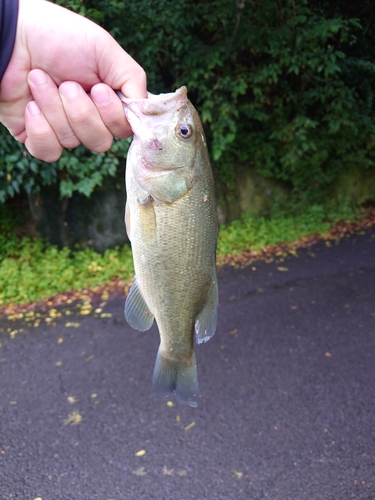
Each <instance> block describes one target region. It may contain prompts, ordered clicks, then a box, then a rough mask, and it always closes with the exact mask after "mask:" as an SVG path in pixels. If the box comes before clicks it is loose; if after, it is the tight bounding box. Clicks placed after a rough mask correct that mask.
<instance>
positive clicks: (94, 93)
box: [91, 85, 110, 105]
mask: <svg viewBox="0 0 375 500" xmlns="http://www.w3.org/2000/svg"><path fill="white" fill-rule="evenodd" d="M91 97H92V100H93V101H94V102H95V104H100V105H104V104H108V103H109V101H110V95H109V92H108V89H106V88H105V87H104V86H99V85H98V86H96V87H93V88H92V89H91Z"/></svg>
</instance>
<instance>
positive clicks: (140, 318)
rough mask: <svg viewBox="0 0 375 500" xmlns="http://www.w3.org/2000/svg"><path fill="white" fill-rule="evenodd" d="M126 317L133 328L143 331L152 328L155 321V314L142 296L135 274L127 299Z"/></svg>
mask: <svg viewBox="0 0 375 500" xmlns="http://www.w3.org/2000/svg"><path fill="white" fill-rule="evenodd" d="M125 318H126V321H127V322H128V323H129V325H130V326H131V327H132V328H135V329H136V330H139V331H141V332H145V331H146V330H148V329H149V328H151V326H152V323H153V321H154V315H153V314H152V312H151V311H150V310H149V308H148V306H147V304H146V302H145V300H144V298H143V297H142V294H141V291H140V289H139V287H138V283H137V280H136V277H135V276H134V283H133V285H132V287H131V288H130V292H129V295H128V296H127V298H126V301H125Z"/></svg>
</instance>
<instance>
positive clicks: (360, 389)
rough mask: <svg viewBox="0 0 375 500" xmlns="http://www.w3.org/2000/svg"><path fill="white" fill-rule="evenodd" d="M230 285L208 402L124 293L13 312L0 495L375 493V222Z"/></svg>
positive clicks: (366, 496) (222, 278)
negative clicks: (158, 372) (158, 367)
mask: <svg viewBox="0 0 375 500" xmlns="http://www.w3.org/2000/svg"><path fill="white" fill-rule="evenodd" d="M219 289H220V306H219V318H218V328H217V332H216V334H215V336H214V337H213V338H212V339H211V340H210V341H209V342H208V343H207V344H203V345H200V346H197V348H196V354H197V363H198V374H199V381H200V389H201V400H200V405H199V407H198V408H190V407H187V406H183V405H181V404H179V403H177V402H176V401H175V400H174V399H173V398H170V399H169V400H163V399H160V398H158V397H157V396H155V395H154V394H153V392H152V386H151V379H152V371H153V366H154V361H155V357H156V352H157V348H158V344H159V340H158V333H157V329H156V328H155V327H153V328H152V330H151V331H148V332H144V333H140V332H137V331H134V330H132V329H131V328H130V327H129V326H128V325H127V323H126V321H125V319H124V315H123V302H124V300H123V298H114V299H111V300H109V301H108V302H107V304H106V305H104V304H102V307H101V309H102V311H100V310H97V312H96V313H94V312H91V313H90V314H87V313H88V312H89V310H85V309H82V308H80V307H76V305H75V304H69V305H66V306H64V307H62V308H61V309H57V310H55V311H54V313H53V314H52V315H51V313H50V312H49V313H48V312H47V313H43V314H41V316H40V317H35V318H36V319H35V318H32V320H31V319H30V318H26V319H28V322H25V318H22V319H13V320H9V319H6V318H5V319H2V320H0V332H1V331H2V333H0V342H1V347H0V377H1V386H0V500H8V499H22V500H34V499H36V498H39V499H42V500H70V499H74V500H95V499H99V500H127V499H133V498H134V499H147V500H149V499H157V500H164V499H165V500H172V499H173V500H188V499H197V500H231V499H233V500H242V499H244V500H245V499H246V500H266V499H267V500H269V499H270V500H348V499H355V500H375V230H372V231H368V232H366V233H364V234H362V235H354V236H351V237H350V238H344V239H343V240H342V241H340V242H339V243H338V244H335V243H332V244H331V246H327V245H326V243H325V242H321V243H319V244H317V245H315V246H313V247H310V248H309V249H305V250H300V251H299V255H298V257H293V256H290V257H288V258H286V259H281V260H280V259H279V260H275V261H273V262H271V263H266V262H256V263H253V264H251V265H250V266H248V267H246V268H244V269H234V268H231V267H225V268H223V269H221V270H220V273H219ZM99 306H100V304H99V305H98V304H96V305H95V307H99ZM46 314H47V316H48V317H47V316H46ZM60 314H61V316H60ZM46 319H47V321H46ZM34 325H37V326H34Z"/></svg>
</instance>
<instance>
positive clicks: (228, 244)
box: [217, 204, 360, 256]
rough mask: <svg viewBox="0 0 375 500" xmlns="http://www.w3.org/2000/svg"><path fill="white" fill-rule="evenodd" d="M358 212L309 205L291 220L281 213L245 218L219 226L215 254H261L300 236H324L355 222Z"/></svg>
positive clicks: (349, 209) (338, 207)
mask: <svg viewBox="0 0 375 500" xmlns="http://www.w3.org/2000/svg"><path fill="white" fill-rule="evenodd" d="M359 215H360V211H359V210H358V209H357V210H353V209H352V208H351V207H350V206H348V205H347V204H341V205H339V206H335V207H332V206H327V205H326V206H324V205H312V206H311V207H309V208H308V209H307V210H306V212H304V213H301V214H300V215H297V216H293V217H292V216H291V215H288V214H285V213H282V212H280V213H279V214H278V215H277V216H275V217H273V218H271V219H266V218H264V217H254V216H252V215H249V214H244V215H243V216H242V217H241V219H240V220H235V221H233V222H232V223H231V224H228V225H227V226H221V227H220V230H219V238H218V245H217V252H218V254H219V255H221V256H225V255H228V254H234V255H235V254H239V253H241V252H242V251H244V250H261V249H262V248H264V247H272V246H275V245H277V244H279V243H291V242H294V241H296V240H298V239H300V238H302V237H303V236H309V235H311V234H315V233H317V234H326V233H327V232H328V231H329V229H330V228H331V227H332V226H334V225H335V224H336V223H337V222H339V221H345V222H350V221H354V220H356V219H357V218H358V216H359Z"/></svg>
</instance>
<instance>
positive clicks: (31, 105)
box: [27, 101, 42, 116]
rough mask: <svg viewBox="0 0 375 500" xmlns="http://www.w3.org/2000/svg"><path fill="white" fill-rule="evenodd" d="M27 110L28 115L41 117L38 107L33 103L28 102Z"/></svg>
mask: <svg viewBox="0 0 375 500" xmlns="http://www.w3.org/2000/svg"><path fill="white" fill-rule="evenodd" d="M27 110H28V112H29V113H30V115H31V116H37V115H41V114H42V113H41V112H40V109H39V106H38V105H37V103H36V102H35V101H30V102H29V103H28V105H27Z"/></svg>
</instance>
